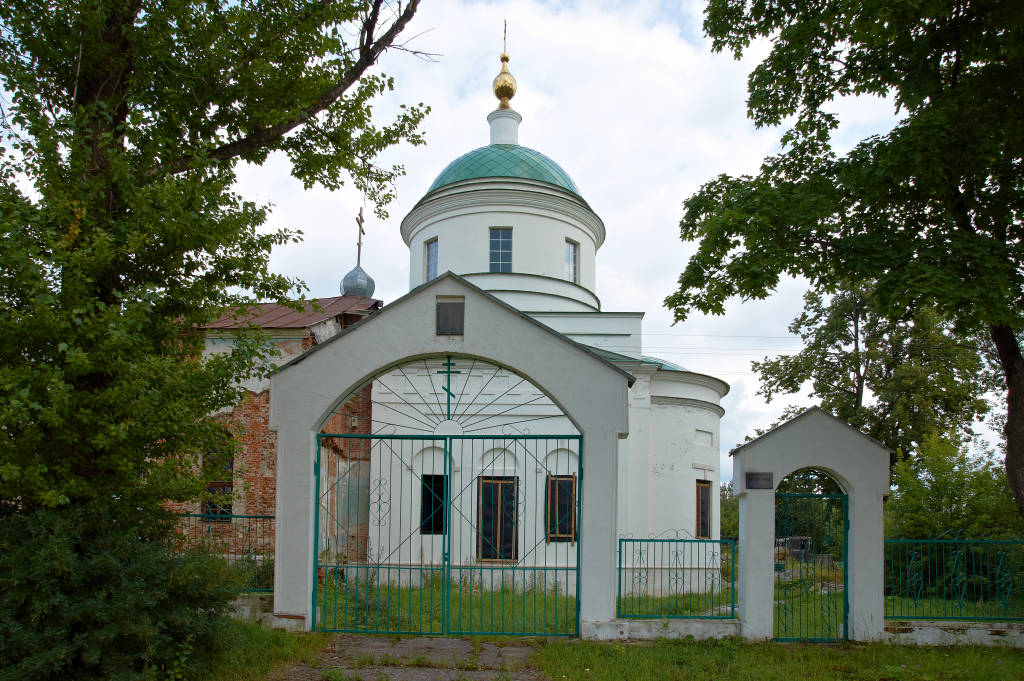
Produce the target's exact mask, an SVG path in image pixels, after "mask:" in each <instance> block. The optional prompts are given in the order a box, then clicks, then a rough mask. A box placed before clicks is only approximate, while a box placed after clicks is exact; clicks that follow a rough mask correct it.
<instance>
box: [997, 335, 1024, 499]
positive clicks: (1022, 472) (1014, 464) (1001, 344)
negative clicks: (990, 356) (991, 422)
mask: <svg viewBox="0 0 1024 681" xmlns="http://www.w3.org/2000/svg"><path fill="white" fill-rule="evenodd" d="M989 333H990V334H991V336H992V341H993V342H994V343H995V346H996V352H997V353H998V354H999V362H1000V363H1001V364H1002V366H1003V373H1004V375H1005V376H1006V477H1007V478H1008V479H1009V481H1010V491H1011V492H1012V493H1013V500H1014V502H1015V503H1016V504H1017V511H1018V512H1019V513H1020V514H1021V516H1024V357H1022V356H1021V351H1020V345H1019V344H1018V343H1017V337H1016V335H1015V334H1014V333H1013V329H1011V328H1010V327H1009V326H1006V325H1000V326H993V327H991V328H990V329H989Z"/></svg>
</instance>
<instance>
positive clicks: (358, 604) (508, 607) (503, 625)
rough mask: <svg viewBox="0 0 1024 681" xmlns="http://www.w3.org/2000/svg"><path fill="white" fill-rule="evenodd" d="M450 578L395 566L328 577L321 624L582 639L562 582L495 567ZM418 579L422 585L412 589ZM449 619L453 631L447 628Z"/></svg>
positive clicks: (321, 594)
mask: <svg viewBox="0 0 1024 681" xmlns="http://www.w3.org/2000/svg"><path fill="white" fill-rule="evenodd" d="M481 570H482V569H481V568H474V573H475V574H477V577H475V578H473V577H470V576H468V575H467V576H464V577H462V578H461V579H454V580H445V579H444V578H443V576H442V575H441V573H440V571H437V570H421V569H420V568H408V567H395V568H390V569H389V568H384V569H381V570H380V571H377V570H365V569H363V570H359V571H357V572H353V573H351V574H350V575H349V576H348V578H347V579H346V578H345V576H344V574H343V571H341V570H334V571H333V572H332V573H328V574H326V575H325V576H324V577H323V578H322V579H321V580H320V584H319V585H318V592H317V627H318V628H321V629H325V630H328V631H358V632H365V633H388V634H394V633H398V634H401V633H410V634H416V633H422V634H442V633H449V634H541V635H575V634H576V599H575V597H573V596H569V595H567V594H566V593H565V588H564V586H562V585H561V584H559V583H558V582H555V583H553V585H552V586H551V587H549V588H544V586H543V585H538V583H537V580H535V579H529V578H527V579H522V578H520V579H518V580H517V579H516V578H514V577H513V576H511V575H508V574H502V573H501V568H493V572H494V573H497V576H496V577H495V578H494V579H493V580H491V583H490V584H485V583H484V582H485V580H484V579H481V578H480V576H479V575H480V574H481ZM413 579H415V580H416V581H417V582H420V584H419V585H417V586H412V585H410V582H412V581H413ZM446 619H447V623H448V626H447V627H446V626H445V621H446Z"/></svg>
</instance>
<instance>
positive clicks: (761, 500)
mask: <svg viewBox="0 0 1024 681" xmlns="http://www.w3.org/2000/svg"><path fill="white" fill-rule="evenodd" d="M739 475H742V471H741V467H740V466H736V468H734V470H733V476H739ZM738 496H739V501H740V536H739V570H738V571H737V573H736V582H737V583H736V587H737V590H738V591H739V594H738V595H739V598H738V602H737V606H738V607H739V616H740V636H743V637H744V638H746V639H750V640H760V639H766V638H771V637H772V618H773V617H774V607H775V606H774V603H773V602H774V599H775V575H774V572H773V569H774V562H773V561H772V560H771V556H772V551H774V548H775V490H773V489H755V490H745V491H743V492H740V494H739V495H738ZM766 567H767V569H765V568H766Z"/></svg>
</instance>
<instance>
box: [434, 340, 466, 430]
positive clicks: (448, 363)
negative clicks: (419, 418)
mask: <svg viewBox="0 0 1024 681" xmlns="http://www.w3.org/2000/svg"><path fill="white" fill-rule="evenodd" d="M441 366H443V367H444V369H441V370H440V371H438V372H437V373H439V374H444V375H445V384H444V385H443V386H441V389H442V390H444V394H445V395H447V396H448V409H447V412H446V413H445V418H447V419H450V418H451V417H452V397H453V396H454V394H455V393H453V392H452V374H461V373H462V372H461V371H452V367H453V366H455V365H454V364H453V363H452V356H451V355H446V356H445V361H444V364H442V365H441Z"/></svg>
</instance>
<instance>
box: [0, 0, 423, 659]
mask: <svg viewBox="0 0 1024 681" xmlns="http://www.w3.org/2000/svg"><path fill="white" fill-rule="evenodd" d="M416 8H417V0H408V1H407V2H384V0H340V1H328V0H287V1H284V0H261V1H259V2H244V1H243V2H236V1H233V0H204V1H202V2H198V1H195V0H159V1H156V0H88V1H78V0H49V1H40V0H4V2H2V3H0V244H2V246H0V556H2V559H0V592H2V597H0V601H2V603H0V611H2V612H3V617H0V678H4V679H6V678H10V679H15V678H18V679H24V678H31V679H49V678H60V679H78V678H90V679H92V678H95V679H166V678H175V679H178V678H192V677H194V676H195V672H196V669H197V667H196V666H195V663H194V662H195V660H196V659H197V658H198V657H201V656H202V655H203V654H205V653H206V652H208V651H209V650H211V649H212V648H213V647H214V644H213V642H212V640H211V639H210V638H209V636H212V635H213V634H215V633H216V631H217V630H218V622H219V618H220V617H222V616H223V614H224V613H225V612H226V610H227V607H226V605H227V599H229V598H230V596H231V593H232V589H233V588H236V587H232V586H231V584H230V581H229V580H227V579H225V575H224V574H223V573H224V570H225V569H226V568H225V566H224V564H223V561H220V563H219V566H218V564H217V561H212V562H211V561H210V560H209V559H205V560H204V559H203V558H201V557H196V556H187V555H186V556H182V555H180V552H178V551H176V550H175V547H174V546H173V540H171V539H169V530H170V527H171V525H170V523H169V521H168V518H167V514H166V513H165V512H162V511H161V504H162V502H163V501H164V500H167V499H189V498H194V497H195V496H196V495H197V494H198V493H199V491H200V490H201V489H202V481H201V479H200V476H199V475H198V474H197V469H198V467H197V466H196V461H197V459H196V457H197V454H198V453H200V452H203V451H220V450H222V449H223V447H224V443H223V438H224V431H223V428H222V427H220V426H219V425H218V424H216V423H215V422H213V421H211V420H209V419H207V418H206V417H207V415H209V414H211V413H213V412H215V411H217V410H218V409H222V408H224V407H228V406H232V405H234V404H235V403H236V402H237V400H238V398H239V388H238V385H239V382H240V381H241V380H242V379H244V378H246V377H249V376H252V375H255V374H257V373H259V372H260V371H262V367H263V366H264V365H265V363H266V360H267V357H266V356H265V354H266V351H265V347H266V346H265V344H263V343H262V342H261V341H260V340H259V339H258V338H253V337H250V336H240V337H239V338H238V339H237V342H236V343H235V344H234V346H233V350H232V351H231V352H228V353H224V354H219V355H213V356H205V357H204V355H203V338H202V336H201V334H199V333H197V329H198V328H200V327H202V325H203V324H205V323H208V322H209V321H211V320H212V319H214V318H215V317H217V316H219V315H220V314H221V313H222V311H223V310H225V309H226V308H233V307H236V306H245V305H246V304H247V303H250V302H252V301H254V300H256V299H264V300H265V299H271V300H274V299H283V298H285V297H286V296H290V295H292V294H294V293H296V292H297V289H301V286H300V285H299V284H298V282H296V281H293V280H290V279H288V278H286V277H283V276H279V275H276V274H274V273H273V272H271V271H270V269H269V265H268V260H269V254H270V250H271V248H272V247H273V246H275V245H279V244H282V243H285V242H288V241H290V240H292V239H294V238H296V232H295V231H292V230H288V229H273V228H268V226H267V225H266V222H267V211H266V209H265V208H264V207H262V206H258V205H255V204H253V203H251V202H247V201H243V200H242V199H241V198H240V197H239V195H238V194H237V193H236V191H235V190H234V182H235V167H236V165H237V164H238V163H239V162H242V161H244V162H248V163H254V164H261V163H263V162H265V161H266V160H267V159H268V158H269V157H270V155H271V154H274V153H276V154H278V155H283V156H285V157H287V159H288V160H289V161H290V166H291V172H292V174H293V175H294V176H295V177H297V178H298V179H300V180H301V181H302V182H303V183H304V184H305V185H306V186H307V187H309V186H312V185H314V184H319V185H323V186H325V187H328V188H336V187H338V186H340V185H341V184H342V183H343V182H351V183H352V184H354V186H355V187H357V188H358V189H360V190H361V191H363V192H364V193H365V194H366V195H367V196H368V197H369V198H370V199H371V200H372V201H374V202H375V203H376V204H378V206H381V205H383V204H385V203H386V202H387V201H388V199H390V198H391V193H392V184H391V181H392V180H393V178H394V177H395V176H396V175H397V174H399V173H400V172H401V170H402V169H401V168H400V167H380V166H378V165H377V164H375V162H374V158H375V157H376V156H377V155H378V154H379V152H381V151H382V150H384V149H386V148H388V147H390V146H392V145H394V144H396V143H399V142H401V141H403V140H405V141H409V142H412V143H414V144H417V143H420V142H422V139H421V137H420V135H419V133H418V132H417V128H418V125H419V123H420V121H421V120H422V118H423V116H424V115H425V113H426V108H425V107H423V106H422V105H420V106H411V107H403V108H401V109H400V110H399V112H398V114H397V116H395V117H393V118H392V119H391V120H390V121H389V122H386V123H384V124H381V123H379V122H377V121H376V119H375V118H374V115H373V111H372V108H371V107H372V104H373V102H374V100H375V99H376V98H378V97H379V96H380V95H382V94H383V93H385V92H386V91H388V90H390V89H391V88H392V81H391V79H390V78H388V77H387V76H386V75H384V74H382V73H380V72H379V71H378V70H377V69H376V68H375V64H376V62H377V60H378V58H379V57H380V56H381V54H382V53H383V52H384V51H385V50H386V49H388V48H396V47H398V48H401V47H402V46H401V44H400V43H399V42H398V39H399V36H400V34H401V33H402V31H403V29H405V27H406V26H407V25H408V23H409V21H410V20H411V19H412V17H413V15H414V13H415V12H416ZM379 211H381V212H382V211H383V209H379Z"/></svg>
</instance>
